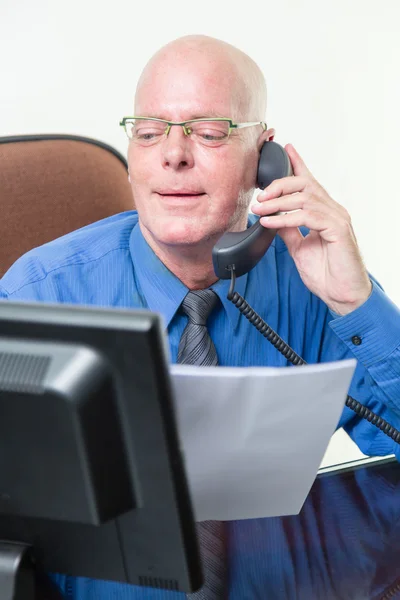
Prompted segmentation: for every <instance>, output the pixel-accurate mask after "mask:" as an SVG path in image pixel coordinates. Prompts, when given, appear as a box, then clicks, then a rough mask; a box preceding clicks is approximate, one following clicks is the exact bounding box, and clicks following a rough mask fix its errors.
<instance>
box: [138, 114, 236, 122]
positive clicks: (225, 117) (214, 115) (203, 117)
mask: <svg viewBox="0 0 400 600" xmlns="http://www.w3.org/2000/svg"><path fill="white" fill-rule="evenodd" d="M144 116H150V115H144ZM152 116H153V118H154V119H162V120H163V121H170V119H166V118H165V117H159V116H158V115H157V116H156V115H152ZM217 118H219V119H229V118H230V117H227V116H226V115H221V114H220V113H211V114H207V115H204V114H203V115H199V114H196V115H194V116H191V117H188V118H187V119H185V120H183V121H181V122H182V123H186V122H187V121H193V120H194V119H217Z"/></svg>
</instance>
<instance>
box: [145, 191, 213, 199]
mask: <svg viewBox="0 0 400 600" xmlns="http://www.w3.org/2000/svg"><path fill="white" fill-rule="evenodd" d="M156 193H157V194H158V195H159V196H163V197H165V198H183V199H184V198H198V197H199V196H204V195H205V194H204V192H198V191H195V190H160V191H159V192H156Z"/></svg>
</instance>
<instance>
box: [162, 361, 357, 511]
mask: <svg viewBox="0 0 400 600" xmlns="http://www.w3.org/2000/svg"><path fill="white" fill-rule="evenodd" d="M355 366H356V360H355V359H350V360H343V361H338V362H331V363H321V364H316V365H304V366H301V367H287V368H284V367H282V368H275V367H243V368H236V367H195V366H185V365H171V366H170V372H171V375H172V385H173V389H174V392H175V405H176V413H177V421H178V429H179V435H180V440H181V444H182V449H183V453H184V458H185V463H186V472H187V476H188V480H189V487H190V490H191V494H192V501H193V505H194V511H195V518H196V520H197V521H203V520H207V519H216V520H232V519H251V518H257V517H273V516H282V515H293V514H298V513H299V511H300V509H301V507H302V505H303V503H304V501H305V499H306V497H307V494H308V492H309V491H310V488H311V486H312V484H313V481H314V479H315V476H316V474H317V471H318V467H319V465H320V463H321V461H322V458H323V456H324V453H325V450H326V448H327V446H328V443H329V440H330V437H331V435H332V434H333V433H334V431H335V429H336V426H337V423H338V421H339V419H340V415H341V413H342V410H343V407H344V403H345V399H346V395H347V392H348V389H349V386H350V382H351V378H352V376H353V373H354V369H355Z"/></svg>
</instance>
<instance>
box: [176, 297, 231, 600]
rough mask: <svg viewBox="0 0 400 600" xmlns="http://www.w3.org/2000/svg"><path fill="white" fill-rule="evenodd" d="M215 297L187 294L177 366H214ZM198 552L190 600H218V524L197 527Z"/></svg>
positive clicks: (222, 557)
mask: <svg viewBox="0 0 400 600" xmlns="http://www.w3.org/2000/svg"><path fill="white" fill-rule="evenodd" d="M218 302H219V298H218V296H217V295H216V293H215V292H213V291H212V290H196V291H193V292H189V293H188V294H187V296H186V297H185V298H184V300H183V302H182V305H181V309H182V311H183V313H184V314H185V315H187V316H188V318H189V321H188V323H187V325H186V327H185V329H184V331H183V333H182V336H181V339H180V342H179V348H178V361H177V362H178V363H180V364H186V365H200V366H210V365H212V366H216V365H218V357H217V352H216V350H215V346H214V344H213V341H212V340H211V338H210V336H209V333H208V331H207V327H206V324H207V319H208V317H209V315H210V313H211V311H212V310H213V309H214V308H215V307H216V305H217V304H218ZM197 531H198V536H199V540H200V551H201V556H202V560H203V568H204V578H205V581H204V585H203V587H202V588H201V589H200V590H199V591H198V592H195V593H193V594H188V595H187V598H190V600H221V598H224V597H225V594H226V586H227V561H226V554H227V553H226V535H225V531H224V523H223V522H221V521H202V522H201V523H198V524H197Z"/></svg>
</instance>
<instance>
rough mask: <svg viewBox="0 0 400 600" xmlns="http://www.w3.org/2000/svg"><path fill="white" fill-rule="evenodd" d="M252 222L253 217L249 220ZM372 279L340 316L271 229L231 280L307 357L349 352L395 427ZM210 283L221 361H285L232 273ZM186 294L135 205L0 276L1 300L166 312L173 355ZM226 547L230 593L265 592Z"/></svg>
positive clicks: (384, 307) (79, 597)
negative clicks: (216, 301)
mask: <svg viewBox="0 0 400 600" xmlns="http://www.w3.org/2000/svg"><path fill="white" fill-rule="evenodd" d="M254 220H255V217H254V216H250V217H249V224H251V223H252V222H254ZM371 281H372V283H373V290H372V293H371V295H370V297H369V298H368V300H367V301H366V302H365V303H364V304H363V305H362V306H360V307H359V308H357V309H356V310H354V311H353V312H352V313H350V314H348V315H346V316H343V317H340V316H338V315H336V314H335V313H333V312H331V311H330V310H329V309H328V307H327V306H326V305H325V304H324V303H323V302H322V301H321V300H320V299H319V298H318V297H317V296H315V295H314V294H312V293H311V292H310V291H309V290H308V289H307V288H306V287H305V285H304V284H303V282H302V281H301V278H300V276H299V274H298V272H297V269H296V267H295V264H294V262H293V260H292V258H291V256H290V254H289V252H288V250H287V248H286V246H285V244H284V242H283V241H282V239H281V238H279V237H278V236H277V237H276V238H275V239H274V242H273V244H272V245H271V247H270V249H269V250H268V252H267V253H266V254H265V255H264V257H263V258H262V259H261V261H260V262H259V263H258V264H257V266H256V267H255V268H254V269H253V270H252V271H250V272H249V273H248V274H246V275H243V276H242V277H239V278H238V279H237V283H236V290H237V291H238V292H239V293H240V294H241V295H242V296H244V297H245V298H246V300H247V301H248V302H249V304H250V305H251V306H252V307H253V308H254V309H255V310H256V312H257V313H258V314H260V315H261V317H262V318H263V319H264V320H265V321H266V322H267V323H268V324H269V325H270V326H271V327H272V328H273V329H274V330H275V331H277V332H278V333H279V335H280V336H281V337H282V338H283V339H284V340H285V341H286V342H287V343H288V344H289V345H290V346H291V347H292V348H293V349H294V350H295V351H296V352H297V353H298V354H299V355H300V356H302V358H304V360H306V361H307V362H308V363H317V362H327V361H333V360H341V359H345V358H350V357H355V358H356V359H357V361H358V364H357V367H356V371H355V374H354V377H353V380H352V383H351V386H350V389H349V394H350V395H351V396H353V397H354V398H356V399H357V400H359V401H360V402H361V403H363V404H365V405H367V406H368V407H369V408H370V409H371V410H373V411H374V412H376V413H378V414H379V415H381V416H382V417H384V418H385V419H386V420H388V421H389V422H390V423H391V424H393V425H394V426H395V427H396V428H397V429H400V311H399V309H398V308H397V307H396V306H395V305H394V304H393V303H392V302H391V301H390V299H389V298H388V297H387V296H386V295H385V294H384V292H383V291H382V289H381V288H380V286H379V284H378V283H377V282H376V281H375V280H374V279H373V278H372V277H371ZM212 288H213V289H214V291H215V292H216V293H217V294H218V296H219V298H220V300H221V305H220V307H219V308H218V309H217V310H215V311H214V313H213V314H212V315H211V317H210V319H209V322H208V328H209V332H210V335H211V338H212V339H213V341H214V344H215V347H216V350H217V354H218V360H219V364H220V365H229V366H262V365H263V366H289V365H288V362H287V360H286V359H285V358H284V357H283V356H282V355H281V354H280V353H279V352H278V351H277V350H276V349H275V348H274V347H273V346H272V345H271V344H269V343H268V342H267V341H266V340H265V338H264V337H263V336H262V335H260V333H259V332H258V331H257V330H256V329H255V328H254V327H253V326H252V325H251V324H250V323H249V322H248V321H247V319H245V318H244V317H242V316H241V315H240V313H239V310H238V309H237V308H236V307H235V306H234V305H233V304H232V303H231V302H230V301H229V300H228V299H227V292H228V288H229V281H222V280H220V281H218V282H216V283H215V284H214V285H213V286H212ZM187 292H188V289H187V288H186V286H185V285H184V284H183V283H182V282H181V281H180V280H179V279H178V278H177V277H175V275H173V273H171V272H170V271H169V270H168V269H167V268H166V266H165V265H164V264H163V263H162V262H161V261H160V260H159V259H158V258H157V257H156V255H155V254H154V252H153V251H152V250H151V248H150V247H149V245H148V244H147V242H146V241H145V239H144V237H143V235H142V233H141V230H140V227H139V224H138V214H137V212H136V211H129V212H124V213H121V214H119V215H115V216H113V217H109V218H107V219H104V220H102V221H99V222H97V223H94V224H92V225H89V226H87V227H84V228H82V229H80V230H78V231H75V232H72V233H70V234H68V235H66V236H64V237H62V238H59V239H57V240H55V241H53V242H50V243H48V244H45V245H43V246H41V247H39V248H36V249H34V250H32V251H30V252H28V253H27V254H26V255H24V256H23V257H21V258H20V259H19V260H18V261H17V262H16V263H15V264H14V265H13V266H12V267H11V268H10V269H9V271H8V272H7V273H6V274H5V275H4V277H3V278H2V279H1V281H0V298H3V299H9V300H18V301H29V302H32V301H42V302H62V303H66V304H80V305H96V306H104V307H121V308H148V309H149V310H152V311H156V312H159V313H161V314H162V315H163V317H164V321H165V327H166V330H167V333H168V337H169V342H170V351H171V360H172V361H173V362H175V361H176V357H177V352H178V344H179V339H180V337H181V334H182V331H183V329H184V327H185V325H186V322H187V317H185V316H184V315H181V314H180V313H179V312H178V308H179V305H180V304H181V302H182V300H183V298H184V297H185V295H186V294H187ZM354 336H358V337H359V338H360V339H361V344H359V345H355V344H354V343H353V341H352V338H353V337H354ZM303 401H304V400H303ZM338 427H344V429H345V430H346V431H347V432H348V433H349V435H350V436H351V437H352V438H353V440H354V441H355V442H356V443H357V445H358V446H359V448H360V449H361V450H362V451H363V452H364V453H365V454H370V455H385V454H392V453H395V454H396V456H397V457H399V456H400V448H399V447H398V446H397V445H396V444H395V443H394V442H392V441H391V440H390V439H389V438H388V437H387V436H385V435H384V434H383V433H381V432H380V431H379V430H378V429H377V428H375V427H374V426H373V425H371V424H370V423H368V422H367V421H365V420H362V419H359V418H358V417H356V416H355V414H354V413H353V412H352V411H351V410H350V409H348V408H347V407H345V408H344V410H343V413H342V416H341V419H340V422H339V424H338ZM308 435H309V433H308ZM255 521H257V520H255ZM242 523H244V522H242ZM230 528H231V535H232V540H233V539H234V538H235V535H237V536H239V537H240V531H241V523H240V522H232V523H231V524H230ZM230 552H231V556H230V563H231V565H235V568H234V570H233V571H232V573H233V575H232V577H231V593H230V596H229V597H230V598H232V599H233V598H238V599H239V598H240V599H243V598H245V597H246V596H245V595H243V593H242V595H240V593H239V592H238V591H237V590H240V589H242V592H243V591H244V589H246V588H243V582H244V581H247V582H248V583H247V584H246V585H250V587H251V589H252V590H253V592H254V595H252V596H249V597H252V598H255V597H260V598H264V597H267V596H264V595H263V593H261V592H262V590H264V591H265V587H264V585H263V587H262V588H261V591H260V595H259V596H257V593H256V592H255V590H256V589H257V581H258V580H259V579H258V576H257V571H258V568H257V567H255V566H254V560H255V556H251V558H249V557H248V554H246V553H245V552H244V554H243V553H241V547H240V545H235V544H233V545H232V547H231V549H230ZM246 556H247V558H246ZM246 561H249V562H246ZM260 568H261V567H260ZM251 573H252V574H253V575H252V577H253V579H252V578H251V576H250V574H251ZM249 578H250V580H251V581H249ZM57 581H58V583H59V584H60V586H61V588H62V589H64V591H65V592H66V593H68V595H67V597H68V598H73V599H74V600H92V599H94V598H96V600H111V598H112V599H113V600H117V599H118V600H133V599H135V600H141V599H144V598H146V599H148V600H156V599H157V600H161V599H162V600H175V599H176V600H178V599H179V600H181V599H182V598H184V597H185V596H184V594H181V593H176V592H166V591H161V590H150V589H144V588H139V587H136V586H128V585H125V584H117V583H111V582H100V581H95V580H89V579H85V578H67V577H58V579H57ZM264 583H265V582H264Z"/></svg>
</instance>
